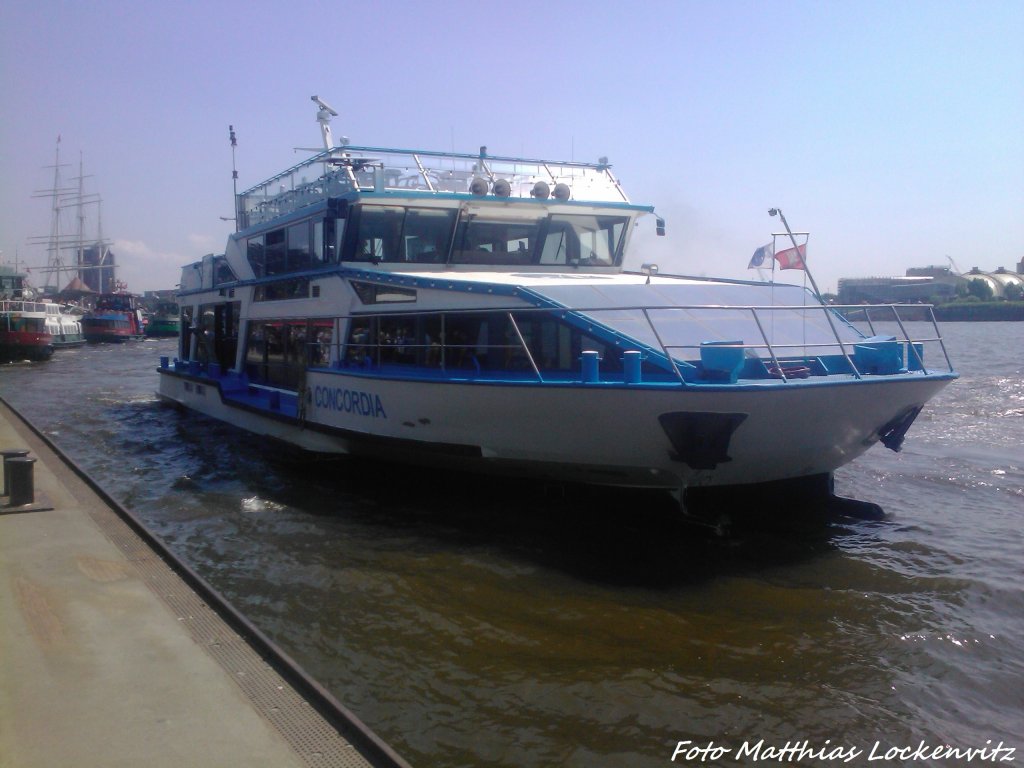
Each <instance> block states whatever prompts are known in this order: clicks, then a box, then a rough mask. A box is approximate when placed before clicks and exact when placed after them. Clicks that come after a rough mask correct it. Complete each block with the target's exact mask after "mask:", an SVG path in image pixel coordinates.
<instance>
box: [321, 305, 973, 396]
mask: <svg viewBox="0 0 1024 768" xmlns="http://www.w3.org/2000/svg"><path fill="white" fill-rule="evenodd" d="M871 308H873V309H878V308H885V309H888V310H891V311H892V313H893V319H894V320H895V322H896V324H897V325H898V326H899V331H900V335H901V338H899V339H897V341H898V342H899V343H906V344H907V345H908V348H909V350H910V354H913V355H914V358H915V360H916V362H917V364H918V366H919V367H920V370H922V371H923V372H924V373H928V370H927V368H926V367H925V365H924V360H923V357H922V355H921V354H920V353H919V352H918V349H917V347H916V346H915V345H917V344H924V343H929V342H938V343H939V345H940V347H941V348H942V352H943V356H944V358H945V361H946V365H947V367H948V369H949V371H950V372H953V364H952V361H951V360H950V358H949V353H948V351H947V349H946V346H945V343H944V341H943V339H942V335H941V333H940V332H939V328H938V322H937V321H936V320H935V314H934V312H933V311H932V307H931V305H920V304H887V305H873V306H872V307H871ZM900 308H913V309H914V310H920V309H923V308H927V309H928V311H929V318H928V320H927V321H925V322H930V324H931V326H932V328H933V329H934V333H935V335H934V336H925V337H911V335H910V333H909V331H908V330H907V328H906V326H905V325H904V320H903V318H902V317H901V316H900V314H899V309H900ZM867 309H868V307H865V306H862V305H825V304H821V305H773V306H758V305H745V306H739V305H735V306H729V305H709V304H688V305H678V304H671V305H656V306H649V305H643V306H641V305H636V306H633V305H627V306H612V307H608V306H600V307H563V306H558V307H529V306H514V307H508V306H497V307H475V308H461V307H460V308H454V309H453V308H449V309H436V310H423V309H400V308H398V307H391V308H389V309H388V310H386V311H379V312H357V313H352V314H348V315H339V316H336V318H335V319H336V320H337V321H340V322H344V321H351V320H356V319H358V320H368V319H372V318H378V317H398V316H410V317H411V316H420V317H422V316H437V315H441V316H444V315H453V314H458V315H471V314H505V315H507V316H508V318H509V320H510V321H511V324H512V327H513V329H514V331H515V333H516V336H517V338H518V341H519V344H520V347H518V348H520V349H522V351H523V353H524V354H525V355H526V358H527V360H528V361H529V363H530V367H531V368H532V369H533V372H534V374H535V375H536V376H537V378H538V380H539V381H543V380H544V379H543V375H542V374H541V371H540V368H539V366H538V365H537V362H536V360H534V358H533V355H532V353H531V352H530V349H529V345H528V344H527V343H526V340H525V338H524V337H523V335H522V332H521V331H520V329H519V326H518V324H517V323H516V321H515V317H514V314H516V313H519V314H532V313H538V312H539V313H547V314H555V313H557V314H560V315H562V316H563V317H564V315H565V314H566V313H573V314H579V315H588V314H595V313H601V312H640V313H641V314H642V315H643V317H644V320H645V321H646V323H647V326H648V327H649V328H650V330H651V332H652V334H653V336H654V338H655V339H656V340H657V344H658V346H659V347H660V350H661V352H662V353H663V354H664V355H665V359H666V361H667V362H668V364H669V365H670V366H671V370H672V371H673V373H674V374H675V376H676V378H678V379H679V382H680V384H681V385H683V386H687V382H686V380H685V378H684V377H683V374H682V372H681V371H680V365H682V366H686V367H692V365H691V364H690V363H688V362H687V361H686V360H682V359H677V358H676V357H674V356H673V355H672V352H671V350H681V349H699V348H700V345H697V344H666V343H665V341H664V339H663V337H662V335H661V333H660V332H659V330H658V325H657V322H656V321H655V319H654V318H652V317H651V314H650V313H651V312H657V311H685V310H689V311H708V312H715V311H727V312H749V313H750V316H751V317H752V319H753V320H754V323H755V325H756V326H757V329H758V332H759V334H760V336H761V342H762V343H760V344H757V343H753V344H752V343H743V344H737V345H734V346H742V347H744V348H747V349H766V350H767V351H768V356H769V357H770V359H771V362H772V364H773V366H774V367H775V369H776V370H778V371H779V373H780V377H781V379H782V380H783V381H784V382H785V381H788V380H789V379H788V378H787V376H786V374H785V371H784V369H783V366H782V363H781V362H780V358H779V354H778V353H777V351H776V350H781V349H786V348H797V347H799V348H802V349H807V348H821V347H833V346H838V347H839V349H840V351H841V353H842V355H843V357H844V359H845V360H846V362H847V364H848V365H849V369H850V371H852V373H853V375H854V376H855V377H856V378H858V379H859V378H861V377H862V375H863V374H862V372H861V371H860V370H859V369H858V368H857V365H856V363H855V362H854V360H853V358H852V357H851V355H850V354H849V352H848V351H847V348H846V344H847V343H857V340H856V339H854V340H847V342H844V341H843V339H842V338H841V336H840V333H839V329H838V328H837V326H836V324H835V323H834V322H833V318H834V316H836V315H838V312H839V311H842V310H867ZM797 310H799V311H801V312H807V311H811V312H819V311H820V312H825V313H826V319H827V320H828V324H829V329H830V330H831V332H832V337H833V339H834V341H825V342H806V341H804V342H799V343H790V344H779V343H774V344H773V343H772V342H771V341H770V340H769V338H768V334H767V333H766V331H765V327H764V324H763V323H762V322H761V317H760V314H759V313H764V312H779V311H797ZM838 316H839V317H840V318H841V319H842V320H843V322H844V323H845V324H846V325H847V327H848V328H850V329H851V330H854V331H855V330H856V329H855V327H854V325H853V323H854V322H856V321H855V320H852V319H850V318H848V317H843V316H842V315H838ZM864 318H865V320H866V321H867V323H868V327H869V328H870V330H871V333H872V335H875V334H876V329H875V325H874V323H873V322H872V320H871V317H870V312H868V311H865V312H864ZM339 330H341V328H340V326H339ZM864 338H867V337H864ZM347 343H348V342H347V341H344V340H342V339H341V337H340V333H339V336H338V338H337V339H336V340H335V342H334V344H333V345H332V346H334V347H335V353H336V354H335V359H341V357H342V355H341V347H342V346H343V345H345V344H347ZM376 346H378V347H380V346H381V345H380V344H379V342H378V343H377V345H376ZM404 346H407V347H413V348H415V347H417V345H416V344H404ZM460 346H467V345H452V344H444V343H442V344H441V347H442V355H443V354H444V348H445V347H451V348H458V347H460ZM474 346H475V345H474ZM487 346H488V348H491V347H494V348H499V347H500V348H507V347H509V346H514V345H487ZM724 346H729V345H724ZM378 360H379V357H378Z"/></svg>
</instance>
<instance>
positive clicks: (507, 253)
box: [452, 214, 544, 264]
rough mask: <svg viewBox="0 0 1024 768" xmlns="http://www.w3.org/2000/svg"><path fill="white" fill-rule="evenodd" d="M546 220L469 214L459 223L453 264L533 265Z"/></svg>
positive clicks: (541, 218)
mask: <svg viewBox="0 0 1024 768" xmlns="http://www.w3.org/2000/svg"><path fill="white" fill-rule="evenodd" d="M543 222H544V218H543V217H540V216H538V217H536V218H532V219H496V218H495V219H489V218H486V217H484V216H477V215H475V214H469V215H467V216H465V217H464V218H463V220H462V221H461V222H459V229H458V231H457V232H456V233H455V247H454V249H453V250H452V263H453V264H531V263H533V254H534V252H535V251H536V246H537V243H538V242H539V241H540V232H541V224H542V223H543Z"/></svg>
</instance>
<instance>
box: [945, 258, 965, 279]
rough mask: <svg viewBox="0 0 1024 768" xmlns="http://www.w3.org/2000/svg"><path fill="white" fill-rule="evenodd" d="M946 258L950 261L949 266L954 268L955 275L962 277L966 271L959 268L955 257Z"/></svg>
mask: <svg viewBox="0 0 1024 768" xmlns="http://www.w3.org/2000/svg"><path fill="white" fill-rule="evenodd" d="M946 258H947V259H949V264H950V266H951V267H953V273H954V274H957V275H962V274H963V273H964V271H963V270H962V269H960V267H958V266H957V265H956V262H955V261H953V257H952V256H946Z"/></svg>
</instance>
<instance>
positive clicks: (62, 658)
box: [0, 399, 408, 768]
mask: <svg viewBox="0 0 1024 768" xmlns="http://www.w3.org/2000/svg"><path fill="white" fill-rule="evenodd" d="M8 448H21V449H28V450H29V451H30V452H31V453H30V456H31V457H32V458H34V459H36V462H35V464H34V465H33V468H34V477H33V484H34V489H35V492H34V501H33V503H31V504H23V505H19V506H11V504H10V503H9V498H8V497H4V496H0V768H36V767H39V768H50V767H51V766H78V767H80V768H90V767H91V766H95V767H96V768H99V767H100V766H102V767H103V768H114V767H115V766H140V765H144V766H146V768H161V767H162V766H168V768H170V767H171V766H173V767H174V768H181V767H182V766H212V767H220V766H223V767H224V768H231V767H233V766H239V767H241V766H245V768H258V767H259V766H267V767H268V768H270V767H271V766H273V767H274V768H287V767H288V766H345V767H346V768H347V767H348V766H352V767H353V768H363V767H365V766H371V767H374V766H388V767H390V768H408V764H407V763H406V762H405V761H404V760H403V759H402V758H401V757H399V756H398V755H397V754H396V753H395V752H394V751H393V750H392V749H391V748H390V747H389V746H388V745H386V744H384V742H382V741H381V740H380V739H379V738H378V737H377V736H376V735H374V734H373V733H372V732H370V731H369V729H367V728H366V726H365V725H363V724H362V723H361V722H360V721H359V720H358V718H356V717H355V716H354V715H353V714H352V713H351V712H349V711H348V710H346V709H345V708H344V707H343V706H342V705H341V704H339V703H338V702H337V701H336V700H335V699H333V698H332V696H331V695H330V694H329V693H328V692H327V691H326V690H324V689H323V688H322V687H320V686H319V685H318V684H317V683H316V682H315V681H313V680H311V679H310V678H309V677H308V676H306V675H305V673H304V672H302V670H301V669H299V668H298V667H297V666H296V665H295V664H294V662H292V661H291V660H290V659H289V658H288V657H287V656H285V655H284V654H283V653H282V652H281V651H280V650H279V649H277V648H276V647H275V646H273V644H272V643H271V642H270V641H269V640H268V639H267V638H266V637H265V636H263V635H262V633H260V632H259V630H258V629H256V628H255V627H254V626H252V625H251V624H250V623H249V622H248V621H247V620H246V619H245V618H244V617H243V616H241V615H240V614H238V613H237V611H235V610H234V609H233V608H232V607H231V606H230V605H229V604H227V603H226V602H225V601H224V599H223V598H222V597H221V596H219V595H218V594H216V593H215V592H214V591H213V590H212V589H211V588H210V587H209V585H207V584H206V583H205V582H204V581H203V580H202V579H201V578H200V577H199V576H198V575H196V574H195V573H194V572H192V571H191V570H190V569H189V568H188V567H187V566H186V565H184V564H183V563H181V562H180V561H179V560H178V559H177V558H176V557H175V556H174V555H173V554H172V553H170V552H168V551H167V550H166V549H165V548H164V547H163V545H162V543H161V542H159V540H157V539H155V537H153V536H152V534H149V532H148V531H146V530H145V528H144V526H142V525H141V523H139V522H138V521H137V520H136V519H135V518H134V517H133V516H132V515H131V513H129V512H128V511H127V510H124V509H123V508H122V507H120V505H118V504H117V502H116V501H114V500H113V499H111V498H110V497H109V496H108V495H107V494H106V493H105V492H104V491H103V490H102V489H101V488H99V487H98V486H97V485H96V484H95V483H94V482H92V481H91V479H90V478H88V476H87V475H86V474H85V473H84V472H82V471H81V470H80V469H78V468H77V467H76V466H75V465H74V464H73V463H72V462H71V461H69V460H68V459H67V458H66V457H64V456H63V455H62V454H60V452H59V451H58V450H57V449H56V448H55V446H53V445H52V444H51V443H50V442H49V441H48V440H47V439H46V438H45V436H43V435H41V434H40V433H38V432H37V431H35V430H34V429H33V428H32V427H31V425H29V424H28V423H27V422H25V421H24V420H23V419H22V418H21V417H20V416H19V415H18V414H17V413H16V412H15V411H13V410H12V409H11V408H10V407H9V406H8V404H7V403H6V402H4V401H3V400H2V399H0V449H8ZM0 490H2V489H0Z"/></svg>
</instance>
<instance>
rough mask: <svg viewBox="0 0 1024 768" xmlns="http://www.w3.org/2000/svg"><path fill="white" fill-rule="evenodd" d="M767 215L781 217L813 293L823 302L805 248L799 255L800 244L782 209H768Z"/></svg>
mask: <svg viewBox="0 0 1024 768" xmlns="http://www.w3.org/2000/svg"><path fill="white" fill-rule="evenodd" d="M768 215H769V216H776V215H777V216H778V217H779V218H780V219H782V226H784V227H785V228H786V234H788V235H789V240H790V242H792V243H793V249H794V250H795V251H796V255H797V258H799V259H800V260H801V261H802V262H803V264H804V272H806V273H807V279H808V280H810V281H811V287H812V288H814V295H815V296H817V297H818V301H820V302H821V303H822V304H824V303H825V300H824V299H823V298H822V297H821V291H819V290H818V284H817V283H816V282H814V275H812V274H811V270H810V268H808V266H807V248H806V247H805V248H804V253H803V255H802V256H801V255H800V246H798V245H797V244H796V238H795V237H794V236H793V230H791V229H790V228H789V222H788V221H786V217H785V216H784V215H783V214H782V210H781V209H780V208H772V209H771V210H769V211H768ZM773 261H774V259H773ZM773 266H774V265H773Z"/></svg>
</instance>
